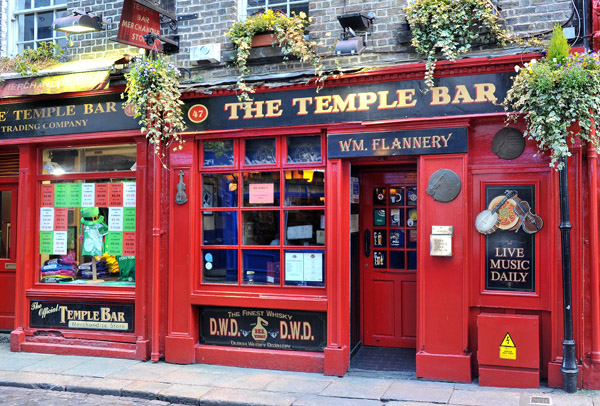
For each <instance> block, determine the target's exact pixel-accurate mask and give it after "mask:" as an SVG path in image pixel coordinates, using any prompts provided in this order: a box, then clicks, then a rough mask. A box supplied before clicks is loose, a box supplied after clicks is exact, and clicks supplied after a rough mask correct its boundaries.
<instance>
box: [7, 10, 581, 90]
mask: <svg viewBox="0 0 600 406" xmlns="http://www.w3.org/2000/svg"><path fill="white" fill-rule="evenodd" d="M7 1H8V0H2V7H1V8H0V19H1V22H0V30H1V33H2V40H1V41H0V51H4V50H5V49H6V27H7V24H10V16H7V15H6V12H5V9H6V4H7ZM122 4H123V1H122V0H112V1H111V0H109V1H102V0H70V1H69V2H68V4H67V6H68V9H69V10H73V9H84V10H94V11H97V12H101V13H103V15H104V17H105V18H106V19H108V20H110V21H112V24H111V25H110V27H109V30H108V31H106V32H99V33H92V34H79V35H73V36H72V37H71V38H72V40H73V42H74V46H73V47H70V48H68V49H67V55H68V56H69V57H70V58H71V59H73V60H75V59H95V58H100V57H111V56H114V55H120V54H125V53H127V54H137V52H138V50H137V49H136V48H133V47H128V46H125V45H123V44H120V43H118V42H115V41H111V40H110V38H115V37H116V35H117V29H118V22H119V18H120V12H121V7H122ZM405 4H406V0H380V1H371V0H366V1H365V0H346V9H345V10H344V1H343V0H313V1H311V2H310V15H311V17H312V19H313V22H312V24H311V26H310V38H311V39H312V40H314V41H317V43H318V53H319V54H320V55H321V56H322V58H323V61H324V63H325V65H326V66H328V67H329V68H331V69H334V68H335V67H336V66H341V67H342V68H356V67H370V66H386V65H391V64H402V63H407V62H411V61H416V60H419V61H420V60H421V58H419V57H418V56H417V55H416V54H414V52H413V50H412V48H411V47H409V46H407V45H400V44H398V41H397V35H398V28H399V25H400V23H401V22H404V21H405V18H404V15H405V13H404V6H405ZM498 8H499V9H500V10H501V15H502V16H503V17H505V21H506V23H507V26H508V27H509V29H511V30H512V31H513V32H515V33H517V34H518V35H526V34H527V33H532V32H542V31H549V30H551V29H552V27H553V25H554V24H555V23H564V22H566V21H567V20H568V19H569V17H570V16H571V14H572V6H571V1H570V0H501V1H499V2H498ZM237 9H238V0H202V1H198V0H178V1H177V14H178V15H185V14H192V13H197V14H198V16H199V17H198V19H193V20H186V21H180V22H179V24H178V29H177V34H178V35H180V37H181V42H180V53H179V54H178V55H175V56H173V58H174V59H175V60H176V62H177V65H178V66H181V67H185V68H188V69H189V71H190V73H191V77H193V78H195V80H196V81H200V82H207V83H223V82H231V81H234V80H235V76H236V71H235V70H234V69H232V68H231V67H230V66H229V62H230V61H231V56H232V54H233V47H232V44H231V42H230V41H229V40H228V39H227V37H225V33H226V32H227V29H228V27H230V26H231V24H232V23H233V22H234V21H235V20H236V19H237V11H238V10H237ZM344 11H345V12H346V13H356V12H364V13H367V12H369V11H372V12H373V13H374V14H375V21H374V25H373V32H372V34H371V35H369V37H368V41H367V42H368V45H367V49H366V51H365V52H364V53H363V54H362V55H360V56H354V57H338V58H334V57H333V49H334V48H335V44H336V42H337V40H338V37H339V35H340V33H341V31H342V29H341V27H340V25H339V23H338V21H337V18H336V17H337V16H338V15H341V14H343V13H344ZM164 27H166V26H164ZM164 34H167V35H168V34H173V32H172V31H171V30H169V29H166V28H165V29H163V35H164ZM107 38H109V39H108V40H107ZM211 43H220V44H221V45H222V60H223V62H222V63H218V64H212V63H201V64H198V63H196V62H193V63H192V62H190V61H189V52H190V47H192V46H197V45H204V44H211ZM500 51H501V50H500ZM4 52H5V51H4ZM473 52H475V53H477V54H481V55H486V54H490V53H498V52H499V50H498V49H497V48H495V47H488V48H485V49H480V50H474V51H473ZM507 52H517V50H515V51H507ZM273 62H274V60H267V62H266V63H265V62H264V60H261V61H251V68H252V71H253V74H254V75H255V76H257V77H266V78H268V77H270V76H273V75H275V74H282V73H293V72H298V73H307V74H309V73H310V72H311V71H312V69H311V68H312V67H311V66H310V65H307V64H302V63H299V62H294V61H290V62H288V63H286V64H281V63H273ZM276 62H278V61H276Z"/></svg>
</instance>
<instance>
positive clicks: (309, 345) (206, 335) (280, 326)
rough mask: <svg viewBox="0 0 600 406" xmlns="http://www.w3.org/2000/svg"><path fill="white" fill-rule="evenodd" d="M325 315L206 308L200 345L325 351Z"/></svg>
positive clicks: (317, 313) (203, 309)
mask: <svg viewBox="0 0 600 406" xmlns="http://www.w3.org/2000/svg"><path fill="white" fill-rule="evenodd" d="M326 331H327V319H326V314H325V313H319V312H305V311H294V310H267V309H247V308H221V307H205V308H202V309H201V311H200V342H201V343H203V344H215V345H225V346H231V347H249V348H269V349H276V350H306V351H323V350H324V348H325V347H326V346H327V335H326Z"/></svg>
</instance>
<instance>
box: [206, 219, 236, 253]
mask: <svg viewBox="0 0 600 406" xmlns="http://www.w3.org/2000/svg"><path fill="white" fill-rule="evenodd" d="M202 231H203V236H202V240H203V241H204V244H207V245H237V243H238V223H237V212H235V211H213V212H204V213H203V215H202Z"/></svg>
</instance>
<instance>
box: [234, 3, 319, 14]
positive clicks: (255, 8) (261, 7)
mask: <svg viewBox="0 0 600 406" xmlns="http://www.w3.org/2000/svg"><path fill="white" fill-rule="evenodd" d="M240 3H241V7H240V19H244V18H246V17H247V16H251V15H253V14H257V13H261V12H263V11H266V10H267V9H272V10H280V11H283V12H284V13H286V14H288V15H290V14H291V13H292V12H293V13H296V14H300V12H301V11H304V12H305V13H306V14H308V0H242V1H241V2H240Z"/></svg>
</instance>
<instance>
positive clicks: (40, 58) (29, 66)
mask: <svg viewBox="0 0 600 406" xmlns="http://www.w3.org/2000/svg"><path fill="white" fill-rule="evenodd" d="M64 53H65V51H64V49H62V48H61V47H60V46H59V45H57V44H53V43H51V42H40V43H39V44H38V45H37V48H36V49H33V48H25V49H23V51H21V53H19V54H17V55H15V57H14V58H1V59H0V71H1V72H2V73H8V72H18V73H20V74H21V76H31V75H37V74H38V72H39V70H40V69H44V68H48V67H50V66H52V65H55V64H57V63H58V62H60V58H61V57H62V56H63V55H64Z"/></svg>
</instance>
